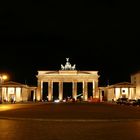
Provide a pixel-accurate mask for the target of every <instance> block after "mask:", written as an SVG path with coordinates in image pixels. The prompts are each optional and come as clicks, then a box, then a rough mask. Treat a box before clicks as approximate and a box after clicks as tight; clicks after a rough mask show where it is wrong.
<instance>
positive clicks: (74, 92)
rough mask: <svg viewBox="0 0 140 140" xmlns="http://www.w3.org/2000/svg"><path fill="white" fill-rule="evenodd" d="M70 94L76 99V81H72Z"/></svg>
mask: <svg viewBox="0 0 140 140" xmlns="http://www.w3.org/2000/svg"><path fill="white" fill-rule="evenodd" d="M72 96H73V98H74V99H75V100H77V82H73V83H72Z"/></svg>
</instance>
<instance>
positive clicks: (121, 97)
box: [120, 88, 122, 98]
mask: <svg viewBox="0 0 140 140" xmlns="http://www.w3.org/2000/svg"><path fill="white" fill-rule="evenodd" d="M120 98H122V88H120Z"/></svg>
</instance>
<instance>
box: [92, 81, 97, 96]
mask: <svg viewBox="0 0 140 140" xmlns="http://www.w3.org/2000/svg"><path fill="white" fill-rule="evenodd" d="M92 97H93V98H95V97H96V95H95V81H93V82H92Z"/></svg>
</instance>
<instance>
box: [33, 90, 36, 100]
mask: <svg viewBox="0 0 140 140" xmlns="http://www.w3.org/2000/svg"><path fill="white" fill-rule="evenodd" d="M35 99H36V90H35V89H34V94H33V101H35Z"/></svg>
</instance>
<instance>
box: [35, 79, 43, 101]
mask: <svg viewBox="0 0 140 140" xmlns="http://www.w3.org/2000/svg"><path fill="white" fill-rule="evenodd" d="M42 95H43V82H42V81H38V87H37V94H36V100H37V101H40V100H42Z"/></svg>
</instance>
